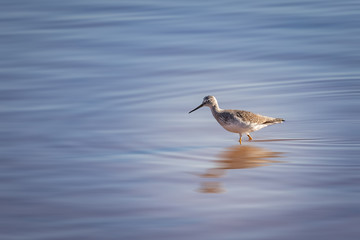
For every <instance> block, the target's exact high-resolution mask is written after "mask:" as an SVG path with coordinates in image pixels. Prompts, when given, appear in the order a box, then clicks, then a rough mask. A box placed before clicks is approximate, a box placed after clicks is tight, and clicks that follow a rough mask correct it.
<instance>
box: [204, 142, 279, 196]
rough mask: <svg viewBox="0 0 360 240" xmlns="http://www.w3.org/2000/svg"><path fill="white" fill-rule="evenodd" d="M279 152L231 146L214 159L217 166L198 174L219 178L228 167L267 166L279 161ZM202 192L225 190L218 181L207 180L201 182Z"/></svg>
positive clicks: (252, 147)
mask: <svg viewBox="0 0 360 240" xmlns="http://www.w3.org/2000/svg"><path fill="white" fill-rule="evenodd" d="M281 154H282V153H281V152H272V151H269V150H266V149H263V148H259V147H255V146H233V147H230V148H228V149H226V150H225V151H224V152H223V153H221V154H220V156H219V160H217V161H216V163H217V165H218V167H215V168H210V169H208V170H207V171H206V172H205V173H204V174H201V175H200V176H201V177H203V178H219V177H222V176H223V175H225V173H226V170H228V169H245V168H256V167H262V166H268V165H270V164H272V163H278V162H281V161H278V160H275V159H277V158H280V157H281ZM199 191H200V192H203V193H221V192H224V191H225V190H224V189H223V188H222V186H221V183H220V182H214V181H207V182H203V183H201V187H200V189H199Z"/></svg>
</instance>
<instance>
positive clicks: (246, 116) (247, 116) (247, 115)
mask: <svg viewBox="0 0 360 240" xmlns="http://www.w3.org/2000/svg"><path fill="white" fill-rule="evenodd" d="M235 114H236V116H237V117H238V118H240V119H241V120H242V121H243V122H251V123H257V124H268V123H270V122H271V121H272V120H273V119H274V118H271V117H266V116H262V115H259V114H255V113H252V112H248V111H243V110H236V112H235Z"/></svg>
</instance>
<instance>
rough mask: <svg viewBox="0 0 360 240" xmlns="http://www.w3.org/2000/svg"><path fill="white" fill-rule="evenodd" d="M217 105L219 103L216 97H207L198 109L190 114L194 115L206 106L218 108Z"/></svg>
mask: <svg viewBox="0 0 360 240" xmlns="http://www.w3.org/2000/svg"><path fill="white" fill-rule="evenodd" d="M216 105H217V101H216V98H215V97H214V96H206V97H204V99H203V101H202V103H201V104H200V105H199V106H198V107H196V108H194V109H193V110H191V111H190V112H189V113H192V112H193V111H195V110H198V109H199V108H202V107H204V106H207V107H212V106H216Z"/></svg>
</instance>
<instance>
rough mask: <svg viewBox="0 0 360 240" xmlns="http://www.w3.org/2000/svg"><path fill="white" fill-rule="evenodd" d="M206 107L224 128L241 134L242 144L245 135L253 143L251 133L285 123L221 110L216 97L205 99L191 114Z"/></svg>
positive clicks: (252, 114) (230, 110) (248, 113)
mask: <svg viewBox="0 0 360 240" xmlns="http://www.w3.org/2000/svg"><path fill="white" fill-rule="evenodd" d="M205 106H206V107H209V108H210V109H211V112H212V115H213V116H214V118H215V119H216V121H217V122H218V123H219V124H220V125H221V126H222V127H223V128H225V129H226V130H227V131H229V132H233V133H238V134H239V136H240V138H239V143H240V144H241V138H242V136H243V134H246V135H247V136H248V138H249V141H251V140H253V139H252V137H251V136H250V133H251V132H255V131H258V130H260V129H262V128H264V127H267V126H269V125H273V124H277V123H282V122H284V121H285V120H284V119H282V118H273V117H267V116H263V115H260V114H255V113H252V112H249V111H244V110H234V109H221V108H220V107H219V104H218V102H217V100H216V98H215V97H214V96H206V97H204V99H203V101H202V103H201V104H200V105H199V106H198V107H196V108H194V109H193V110H191V111H190V112H189V114H190V113H192V112H194V111H195V110H198V109H199V108H202V107H205Z"/></svg>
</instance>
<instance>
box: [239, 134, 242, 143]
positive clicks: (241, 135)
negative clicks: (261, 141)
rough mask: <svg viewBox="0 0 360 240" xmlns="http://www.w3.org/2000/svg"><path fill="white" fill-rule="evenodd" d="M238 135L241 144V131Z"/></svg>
mask: <svg viewBox="0 0 360 240" xmlns="http://www.w3.org/2000/svg"><path fill="white" fill-rule="evenodd" d="M239 135H240V138H239V143H240V144H241V137H242V135H241V133H239Z"/></svg>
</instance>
